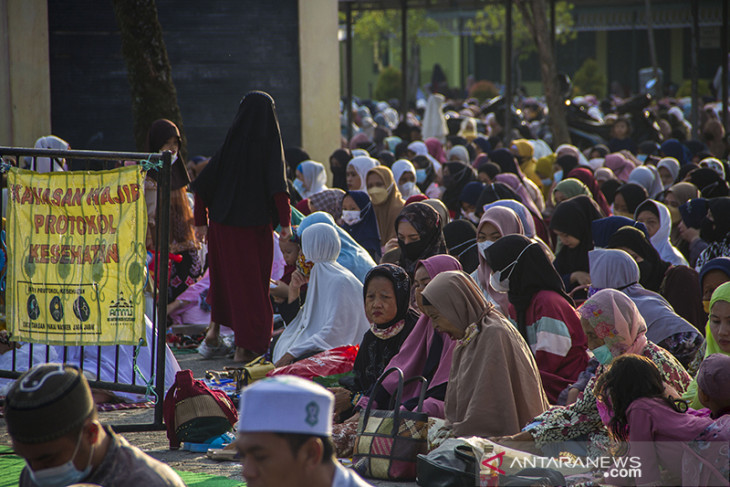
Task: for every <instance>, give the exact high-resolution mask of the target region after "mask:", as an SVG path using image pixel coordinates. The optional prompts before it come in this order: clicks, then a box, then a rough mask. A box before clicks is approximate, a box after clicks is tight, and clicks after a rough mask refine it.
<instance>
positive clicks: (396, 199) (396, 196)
mask: <svg viewBox="0 0 730 487" xmlns="http://www.w3.org/2000/svg"><path fill="white" fill-rule="evenodd" d="M371 174H377V175H378V176H380V178H381V179H382V180H383V183H384V184H385V188H386V189H387V190H388V198H387V199H386V200H385V201H384V202H383V203H381V204H379V205H376V204H375V203H373V209H374V210H375V219H376V220H378V230H380V245H381V246H384V245H385V244H386V243H387V242H388V240H390V239H391V238H395V237H396V231H395V219H396V218H398V214H400V211H401V210H402V209H403V207H404V206H405V204H406V202H405V201H403V198H401V195H400V191H398V186H397V185H396V184H395V179H394V178H393V173H392V172H391V170H390V169H388V168H387V167H385V166H376V167H374V168H372V169H371V170H369V171H368V174H367V175H368V176H370V175H371ZM366 181H367V177H366Z"/></svg>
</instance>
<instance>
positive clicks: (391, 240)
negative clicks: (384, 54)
mask: <svg viewBox="0 0 730 487" xmlns="http://www.w3.org/2000/svg"><path fill="white" fill-rule="evenodd" d="M662 103H663V104H664V105H662V104H659V105H657V106H655V107H653V108H652V110H654V111H655V112H656V114H657V121H656V124H657V127H658V128H659V130H658V132H657V134H658V136H659V138H658V140H652V139H646V138H643V137H642V134H639V133H633V132H632V120H631V118H630V117H629V116H626V115H621V114H619V113H617V110H616V106H615V104H612V103H611V102H610V100H608V101H607V102H606V101H604V102H600V103H599V102H598V100H596V99H594V98H593V97H582V98H581V99H576V100H573V104H575V105H578V106H580V107H581V109H582V110H584V111H585V112H586V113H589V114H590V115H591V116H593V117H595V118H596V119H597V120H599V119H600V120H601V122H602V123H605V124H606V125H607V126H609V127H610V130H611V137H610V139H609V140H606V141H605V143H598V144H594V145H585V144H583V146H582V147H580V148H579V147H576V146H575V145H571V144H562V145H558V146H557V147H554V148H553V147H551V143H552V140H551V139H552V136H551V135H550V134H549V133H548V128H547V127H548V125H547V124H546V118H545V117H546V116H545V113H544V109H543V108H542V107H541V106H540V105H539V104H538V103H537V102H535V101H534V100H532V101H531V100H525V101H524V102H523V106H521V107H519V108H520V109H521V110H522V111H523V113H524V114H525V118H524V120H523V122H522V123H519V124H517V125H516V128H515V129H513V133H509V134H508V133H505V131H504V126H505V123H504V117H503V115H502V114H501V112H499V111H489V110H485V108H484V107H483V106H480V104H479V103H478V102H476V101H475V100H465V101H461V100H446V99H445V97H444V96H443V95H441V94H438V93H436V94H432V95H431V96H430V97H429V99H428V101H427V102H425V103H423V105H420V106H418V107H416V108H415V109H414V110H411V111H409V112H408V113H407V115H406V116H405V117H403V118H402V119H401V118H399V116H398V113H397V111H396V110H395V109H394V108H393V107H391V106H390V105H389V104H388V103H385V102H380V103H372V102H362V103H360V104H356V105H354V106H353V107H347V109H350V108H351V109H352V110H353V117H352V119H353V120H354V125H353V126H350V127H348V126H347V123H346V120H347V119H348V117H347V116H346V114H345V113H343V114H342V121H343V131H342V133H343V134H347V133H349V132H352V133H353V134H354V135H353V136H352V138H351V139H350V140H347V139H345V138H344V136H343V140H342V144H341V147H338V148H333V152H332V154H331V156H330V158H329V160H327V161H323V162H317V161H314V160H312V159H311V158H310V157H309V155H308V154H307V153H306V151H305V149H302V148H296V147H288V148H286V149H285V148H284V146H283V144H282V141H281V135H280V133H279V125H278V121H277V115H276V110H275V107H274V101H273V99H271V97H270V96H268V95H267V94H265V93H261V92H252V93H249V94H248V95H246V96H245V97H244V98H243V100H242V101H241V103H240V106H239V109H238V113H237V114H236V117H235V120H234V121H233V124H232V125H231V128H230V130H229V131H228V134H227V135H226V137H225V140H224V142H223V144H222V145H221V147H220V149H219V150H218V152H216V154H214V155H213V156H212V157H211V158H210V159H206V158H202V157H201V158H193V159H192V160H191V161H190V162H188V163H187V164H186V163H185V162H184V161H182V160H180V159H181V158H180V155H179V149H180V147H179V145H180V139H179V132H178V131H177V128H176V127H175V126H174V124H172V122H169V121H164V120H163V121H158V122H155V124H153V127H152V129H151V130H150V137H149V148H150V150H151V151H157V150H166V149H167V150H172V151H173V152H174V156H173V159H174V160H176V161H179V162H176V163H175V164H174V165H173V184H172V191H173V194H174V196H171V211H172V219H171V221H172V222H174V224H173V225H172V228H171V242H172V245H171V252H172V253H175V254H178V255H180V256H181V257H182V259H181V260H179V261H177V262H175V264H174V265H173V267H172V272H171V286H170V292H169V295H168V303H169V304H168V306H169V310H170V317H171V321H172V322H175V323H187V322H190V321H194V322H198V323H206V324H209V327H208V329H207V331H206V334H205V338H204V339H203V341H202V343H201V345H200V348H199V352H200V354H201V355H202V356H203V357H212V356H230V357H231V358H232V359H233V361H234V362H238V363H247V362H249V361H250V360H252V359H253V358H255V357H258V356H261V355H265V356H267V357H269V358H270V359H271V360H272V362H273V363H274V365H275V367H277V368H278V367H282V366H287V365H290V364H293V363H296V362H298V361H300V360H302V359H305V358H308V357H311V356H312V355H315V354H318V353H320V352H323V351H327V350H331V349H333V348H336V347H340V346H344V345H359V352H358V355H357V358H356V360H355V364H354V369H353V375H352V377H350V378H349V379H347V380H343V381H341V383H340V385H339V387H333V388H331V392H332V394H333V395H334V406H333V416H334V421H335V425H334V427H333V429H332V435H333V439H334V448H335V449H336V453H337V454H338V456H348V455H351V454H352V451H353V446H354V442H355V436H356V429H357V422H358V420H359V418H360V413H361V411H363V410H364V408H366V407H367V405H368V404H369V403H371V402H372V403H373V405H375V406H381V407H387V405H388V404H389V402H391V400H392V399H393V398H392V396H393V394H394V391H395V388H396V385H397V384H396V382H395V380H394V379H393V378H388V379H386V380H384V381H383V382H382V384H380V385H379V386H378V387H375V386H376V382H377V381H378V378H379V377H380V376H381V374H382V373H383V372H384V371H385V370H387V369H389V368H391V367H398V368H400V369H401V370H402V371H403V373H404V376H405V378H406V379H408V378H410V377H415V376H423V377H424V378H425V379H426V381H427V389H426V391H427V392H426V396H425V401H424V402H423V410H424V411H425V412H427V413H428V415H429V416H430V417H433V418H439V419H442V420H443V422H442V423H440V430H439V431H438V433H437V434H436V436H437V437H442V438H447V437H463V436H481V437H485V438H491V439H493V440H495V441H497V442H503V443H509V442H511V441H524V442H528V443H530V444H532V445H534V450H535V451H538V452H540V453H542V454H545V455H557V454H560V453H561V452H565V451H569V452H571V453H573V454H575V455H596V454H599V453H600V452H603V451H606V450H607V449H608V448H609V447H610V444H611V443H612V442H614V441H618V440H627V439H630V440H632V441H644V442H646V441H669V440H672V441H678V442H680V441H682V442H691V441H693V440H697V439H698V438H699V439H702V438H709V437H710V436H713V435H714V436H713V437H714V438H724V439H725V441H727V440H730V415H727V413H728V412H730V395H728V391H730V191H729V186H728V181H729V180H730V168H728V165H727V156H728V145H727V144H726V139H725V134H724V130H723V128H722V124H721V123H720V122H719V117H718V114H717V112H716V111H715V110H713V109H712V107H711V106H708V108H707V109H706V110H704V111H703V112H702V114H703V116H702V118H701V121H700V123H702V127H701V128H700V130H699V133H700V134H701V140H696V139H692V138H691V135H692V127H691V126H689V124H688V122H687V121H686V120H685V118H684V110H685V109H686V107H684V106H683V105H682V103H681V101H674V100H669V101H666V100H665V101H663V102H662ZM619 112H620V110H619ZM528 114H529V115H528ZM505 141H509V142H505ZM191 181H192V182H191ZM188 183H190V184H189V186H188ZM155 188H156V182H155V178H154V175H153V174H152V173H150V174H149V175H148V181H147V183H146V193H145V194H146V197H147V201H148V204H149V209H150V235H154V231H153V228H154V218H153V214H154V201H155V198H154V191H155ZM186 188H189V191H190V192H188V193H187V194H186ZM191 203H192V204H191ZM149 243H150V245H153V243H154V242H151V241H150V242H149ZM229 337H232V341H231V340H230V338H229ZM391 379H392V380H391ZM418 396H419V390H418V387H417V384H415V383H414V384H410V385H409V386H407V387H406V388H405V390H404V391H403V394H402V397H401V401H402V402H401V407H402V408H405V409H408V410H413V409H415V408H416V407H417V404H418V402H419V401H418V399H419V397H418ZM683 401H684V402H683ZM680 404H684V407H680V406H679V405H680ZM687 405H689V407H690V408H692V409H690V410H687V407H686V406H687ZM649 420H651V421H649ZM649 424H650V425H651V426H647V425H649ZM642 454H643V455H646V456H647V457H648V455H649V454H648V452H646V451H644V452H643V453H642ZM682 454H685V453H683V452H682V451H680V450H671V451H669V450H667V451H664V450H662V451H658V453H657V454H656V455H655V457H653V458H655V461H654V464H652V468H647V469H646V470H645V471H644V473H643V474H644V475H645V477H643V478H642V481H646V482H658V481H659V479H660V477H659V476H660V473H661V475H667V474H669V475H673V476H674V478H675V479H677V478H680V479H685V480H686V479H688V478H694V479H695V480H696V481H699V482H700V483H701V482H703V481H708V480H707V479H708V478H710V477H711V476H712V475H720V476H722V475H725V480H727V471H728V465H727V462H725V464H724V466H723V465H720V466H719V467H717V466H714V467H712V468H713V469H714V470H711V473H708V471H710V470H707V469H706V470H701V469H700V470H701V471H693V472H687V471H683V470H682V462H681V461H679V462H677V458H678V455H679V458H681V455H682ZM693 475H694V476H695V477H692V476H693ZM708 475H709V476H710V477H707V476H708ZM698 476H699V477H698ZM697 479H703V480H697Z"/></svg>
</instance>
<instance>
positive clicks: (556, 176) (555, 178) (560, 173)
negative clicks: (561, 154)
mask: <svg viewBox="0 0 730 487" xmlns="http://www.w3.org/2000/svg"><path fill="white" fill-rule="evenodd" d="M562 180H563V170H562V169H561V170H560V171H555V174H553V181H555V182H556V183H557V182H559V181H562Z"/></svg>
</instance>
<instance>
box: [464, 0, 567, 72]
mask: <svg viewBox="0 0 730 487" xmlns="http://www.w3.org/2000/svg"><path fill="white" fill-rule="evenodd" d="M555 24H556V29H555V41H556V42H557V43H560V44H565V43H566V42H568V41H569V40H572V39H575V36H576V33H575V31H573V24H574V21H573V4H571V3H568V2H566V1H562V0H561V1H559V2H556V3H555ZM466 27H467V29H469V30H470V31H472V33H473V35H474V40H475V42H477V43H481V44H484V43H486V44H493V43H495V42H499V41H502V40H504V35H505V6H504V4H503V3H500V4H496V5H495V4H489V5H487V6H485V7H484V8H483V9H482V10H480V11H478V12H477V13H476V16H475V17H474V19H472V20H469V21H468V22H467V23H466ZM512 46H513V49H514V51H515V54H516V55H518V56H519V58H520V60H525V59H527V57H528V56H529V55H530V53H532V52H535V51H536V50H537V45H536V44H535V41H534V39H533V36H532V34H531V33H530V30H529V27H528V23H527V22H525V20H524V19H523V18H522V12H521V11H520V9H519V8H514V9H513V11H512Z"/></svg>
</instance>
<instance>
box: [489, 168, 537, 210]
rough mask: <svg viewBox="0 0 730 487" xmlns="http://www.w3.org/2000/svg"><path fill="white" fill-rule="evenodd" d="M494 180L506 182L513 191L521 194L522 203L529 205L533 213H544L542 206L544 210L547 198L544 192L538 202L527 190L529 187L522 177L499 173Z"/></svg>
mask: <svg viewBox="0 0 730 487" xmlns="http://www.w3.org/2000/svg"><path fill="white" fill-rule="evenodd" d="M494 180H495V181H496V182H498V183H502V184H506V185H507V186H509V187H510V188H511V189H512V191H514V192H515V193H517V194H518V195H519V197H520V199H521V200H522V204H523V205H525V206H526V207H528V208H529V209H530V211H531V212H532V213H534V214H536V215H541V214H542V210H541V209H540V206H542V209H543V210H544V209H545V200H544V199H543V198H542V193H540V197H539V199H538V202H537V203H536V202H535V200H534V199H533V197H532V196H531V195H530V192H529V191H528V190H527V187H525V185H524V184H523V183H522V181H520V178H519V177H518V176H516V175H515V174H511V173H500V174H497V176H496V177H495V178H494Z"/></svg>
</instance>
